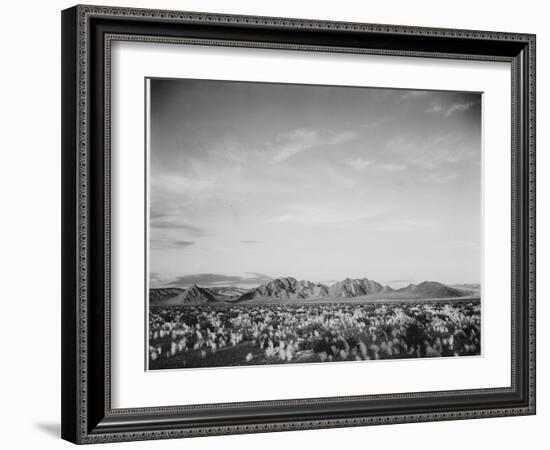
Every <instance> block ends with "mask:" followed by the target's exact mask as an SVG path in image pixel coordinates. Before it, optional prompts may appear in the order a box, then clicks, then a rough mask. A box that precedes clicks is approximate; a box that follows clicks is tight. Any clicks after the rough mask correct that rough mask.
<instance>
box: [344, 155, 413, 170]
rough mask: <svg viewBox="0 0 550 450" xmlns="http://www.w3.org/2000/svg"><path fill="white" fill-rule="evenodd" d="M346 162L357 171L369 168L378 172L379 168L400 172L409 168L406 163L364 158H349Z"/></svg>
mask: <svg viewBox="0 0 550 450" xmlns="http://www.w3.org/2000/svg"><path fill="white" fill-rule="evenodd" d="M344 162H345V164H346V165H347V166H349V167H351V168H352V169H354V170H357V171H361V170H365V169H367V168H368V169H369V170H371V171H373V172H376V171H377V170H378V171H381V172H400V171H402V170H405V169H406V168H407V166H406V165H404V164H390V163H382V162H375V161H373V160H371V159H364V158H354V159H348V160H346V161H344Z"/></svg>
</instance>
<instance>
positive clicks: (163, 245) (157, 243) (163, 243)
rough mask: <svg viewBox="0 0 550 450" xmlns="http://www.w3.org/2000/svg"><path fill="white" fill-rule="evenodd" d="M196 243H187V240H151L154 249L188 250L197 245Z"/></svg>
mask: <svg viewBox="0 0 550 450" xmlns="http://www.w3.org/2000/svg"><path fill="white" fill-rule="evenodd" d="M195 243H196V242H195V241H185V240H181V239H180V240H173V239H162V238H152V239H151V240H150V244H151V248H152V249H175V248H186V247H190V246H192V245H195Z"/></svg>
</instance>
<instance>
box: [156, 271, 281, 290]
mask: <svg viewBox="0 0 550 450" xmlns="http://www.w3.org/2000/svg"><path fill="white" fill-rule="evenodd" d="M270 280H272V278H271V277H270V276H268V275H264V274H262V273H255V272H247V273H245V276H239V275H223V274H219V273H196V274H190V275H184V276H179V277H177V278H175V279H173V280H171V281H169V282H167V283H166V285H167V286H173V287H187V286H190V285H193V284H197V285H199V286H205V287H207V286H257V285H259V284H263V283H267V282H268V281H270Z"/></svg>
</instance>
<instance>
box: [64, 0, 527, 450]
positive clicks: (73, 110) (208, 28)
mask: <svg viewBox="0 0 550 450" xmlns="http://www.w3.org/2000/svg"><path fill="white" fill-rule="evenodd" d="M117 41H138V42H153V43H169V44H178V43H186V44H193V45H197V46H219V47H244V48H261V49H265V50H266V51H269V50H270V49H277V50H300V51H304V52H308V51H314V52H330V53H350V54H365V55H386V56H407V57H413V58H438V59H449V60H457V61H460V60H476V61H501V62H507V63H509V64H510V65H511V88H512V89H511V105H512V108H511V109H512V117H511V137H512V139H511V154H512V174H511V177H512V183H511V186H512V191H511V193H510V195H511V199H512V201H511V204H512V208H511V211H510V220H511V227H512V236H511V242H512V252H511V253H512V258H511V267H512V278H511V280H512V283H511V286H510V292H511V299H512V301H511V304H512V311H511V318H512V324H511V330H512V333H511V341H512V342H511V361H512V363H511V374H510V378H511V384H510V386H507V387H497V386H495V387H492V388H484V389H468V390H452V391H430V392H412V393H399V394H377V395H360V396H334V397H319V398H302V399H301V398H295V399H287V400H271V401H262V400H258V401H253V402H238V403H215V404H194V405H183V406H177V405H176V406H166V407H164V406H162V407H159V406H151V407H140V408H125V409H117V408H113V407H112V402H111V392H112V391H111V389H112V385H111V374H112V367H113V364H112V360H111V356H112V355H111V332H112V327H113V326H115V324H113V323H111V300H112V299H111V244H112V241H111V222H110V218H111V212H112V207H111V191H110V186H111V182H112V176H114V175H113V174H112V173H111V156H110V155H111V153H110V152H111V126H110V125H111V122H110V101H111V96H112V92H111V79H110V74H111V46H112V44H113V42H117ZM530 414H535V36H534V35H531V34H516V33H505V32H486V31H471V30H452V29H435V28H422V27H408V26H395V25H379V24H365V23H347V22H329V21H318V20H304V19H288V18H271V17H253V16H232V15H217V14H206V13H196V12H180V11H161V10H145V9H131V8H118V7H117V8H114V7H100V6H81V5H79V6H75V7H72V8H70V9H67V10H64V11H63V12H62V437H63V438H64V439H66V440H69V441H71V442H74V443H78V444H85V443H100V442H114V441H133V440H143V439H166V438H176V437H194V436H209V435H219V434H238V433H257V432H272V431H285V430H301V429H314V428H330V427H348V426H364V425H376V424H391V423H408V422H424V421H440V420H457V419H470V418H482V417H499V416H512V415H530Z"/></svg>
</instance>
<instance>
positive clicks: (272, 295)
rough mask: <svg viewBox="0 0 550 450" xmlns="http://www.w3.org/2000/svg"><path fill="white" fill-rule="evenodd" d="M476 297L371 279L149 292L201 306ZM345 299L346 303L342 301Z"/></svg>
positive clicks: (153, 298)
mask: <svg viewBox="0 0 550 450" xmlns="http://www.w3.org/2000/svg"><path fill="white" fill-rule="evenodd" d="M469 295H472V292H471V291H470V290H468V289H460V288H458V287H453V286H447V285H445V284H442V283H438V282H436V281H424V282H422V283H420V284H409V285H408V286H406V287H403V288H401V289H392V288H391V287H390V286H384V285H382V284H380V283H378V282H377V281H374V280H369V279H368V278H360V279H352V278H346V279H345V280H342V281H338V282H336V283H334V284H331V285H329V286H327V285H325V284H322V283H314V282H312V281H307V280H297V279H296V278H293V277H281V278H276V279H273V280H271V281H269V282H267V283H265V284H262V285H260V286H258V287H256V288H253V289H243V288H238V287H233V286H229V287H200V286H197V285H192V286H190V287H188V288H185V289H184V288H176V287H169V288H159V289H149V302H150V304H151V305H199V304H205V303H216V302H221V303H289V302H296V303H302V302H306V303H307V302H311V303H315V302H331V301H335V300H338V301H361V300H399V299H440V298H459V297H466V296H469ZM342 299H344V300H342Z"/></svg>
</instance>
